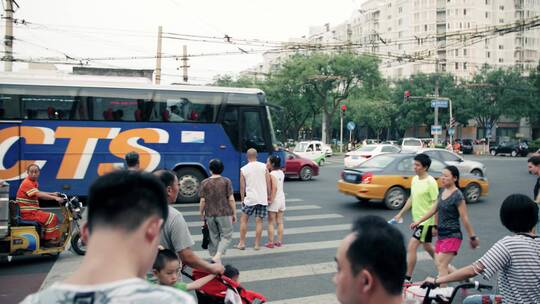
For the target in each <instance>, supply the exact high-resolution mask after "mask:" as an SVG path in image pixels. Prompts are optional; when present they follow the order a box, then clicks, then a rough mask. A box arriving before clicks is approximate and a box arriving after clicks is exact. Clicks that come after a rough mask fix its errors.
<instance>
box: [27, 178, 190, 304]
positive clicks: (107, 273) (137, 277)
mask: <svg viewBox="0 0 540 304" xmlns="http://www.w3.org/2000/svg"><path fill="white" fill-rule="evenodd" d="M167 215H168V209H167V198H166V195H165V191H164V190H163V186H162V184H161V183H160V182H159V180H158V179H157V178H155V177H153V176H152V175H150V174H147V173H139V172H131V171H115V172H112V173H109V174H106V175H104V176H101V177H99V178H98V179H97V180H96V181H95V182H94V183H93V184H92V186H91V187H90V190H89V195H88V223H87V224H86V225H87V226H88V231H89V242H88V248H87V252H86V255H85V256H84V258H83V261H82V264H81V265H80V267H79V268H78V269H77V270H76V271H75V272H74V273H73V274H72V275H70V276H69V277H68V278H67V279H66V280H65V281H64V282H61V283H55V284H53V285H52V286H51V287H50V288H48V289H46V290H43V291H41V292H39V293H36V294H34V295H31V296H29V297H27V298H26V299H25V300H24V301H23V303H27V304H30V303H44V304H48V303H74V304H76V303H141V304H142V303H188V304H194V303H195V302H194V300H193V299H192V298H191V296H189V295H188V294H186V293H184V292H181V291H177V290H174V289H172V288H165V287H160V286H154V285H151V284H150V283H148V282H146V281H145V280H143V279H142V278H143V277H144V275H145V274H146V272H147V271H148V270H149V269H150V268H151V267H152V263H153V262H154V259H155V256H156V254H157V251H158V245H159V234H160V231H161V226H162V224H163V222H164V220H165V219H166V218H167Z"/></svg>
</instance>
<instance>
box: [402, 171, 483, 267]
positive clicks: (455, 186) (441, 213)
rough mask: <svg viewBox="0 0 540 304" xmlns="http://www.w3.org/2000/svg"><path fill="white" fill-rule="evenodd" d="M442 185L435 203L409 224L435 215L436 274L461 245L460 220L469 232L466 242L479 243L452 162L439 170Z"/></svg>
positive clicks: (415, 224) (445, 265)
mask: <svg viewBox="0 0 540 304" xmlns="http://www.w3.org/2000/svg"><path fill="white" fill-rule="evenodd" d="M440 180H441V186H442V189H441V191H440V193H439V197H438V199H437V203H436V204H434V205H433V208H432V209H431V210H430V211H429V212H428V213H426V214H425V215H424V216H423V217H422V218H421V219H420V220H418V221H417V222H415V223H412V224H411V229H414V228H416V226H418V225H420V224H421V223H422V222H424V221H425V220H427V219H429V218H431V217H432V216H435V217H436V218H435V223H438V225H436V226H435V229H437V230H436V231H437V234H438V239H437V243H435V254H436V255H435V264H436V266H437V270H438V271H439V276H444V275H447V274H448V273H449V272H450V270H449V265H450V262H451V261H452V259H454V257H455V256H456V255H457V253H458V251H459V248H460V247H461V241H462V239H463V234H462V233H461V226H460V222H459V220H460V219H461V221H462V222H463V226H465V229H466V230H467V233H468V235H469V242H470V245H471V247H472V248H473V249H475V248H477V247H478V246H479V245H480V240H479V239H478V237H477V236H476V235H475V234H474V230H473V228H472V225H471V223H470V222H469V216H468V214H467V204H466V203H465V198H464V197H463V193H461V190H459V170H458V169H457V168H456V167H455V166H448V167H446V168H445V169H444V170H443V171H442V175H441V178H440Z"/></svg>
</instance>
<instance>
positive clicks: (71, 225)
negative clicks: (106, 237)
mask: <svg viewBox="0 0 540 304" xmlns="http://www.w3.org/2000/svg"><path fill="white" fill-rule="evenodd" d="M60 196H61V197H62V198H63V202H62V203H60V209H61V212H62V219H63V220H62V222H61V223H60V224H59V229H60V232H61V235H60V242H59V243H58V245H56V246H53V247H45V246H43V239H42V235H43V232H44V229H43V227H42V225H40V224H39V223H38V222H35V221H27V220H23V219H22V218H21V215H20V208H19V205H18V204H17V203H16V202H15V201H10V200H9V184H7V183H4V184H1V185H0V260H3V259H7V260H8V261H11V259H12V258H13V257H14V256H40V255H59V254H60V253H61V252H63V251H64V250H65V249H66V247H67V246H68V244H70V245H71V247H72V249H73V250H74V251H75V252H76V253H77V254H80V255H83V254H84V253H85V251H86V246H85V245H84V243H83V242H82V240H81V237H80V235H81V234H80V221H81V219H82V209H83V206H82V203H81V202H80V201H79V199H78V198H77V197H76V196H74V197H71V198H68V196H67V195H66V194H60Z"/></svg>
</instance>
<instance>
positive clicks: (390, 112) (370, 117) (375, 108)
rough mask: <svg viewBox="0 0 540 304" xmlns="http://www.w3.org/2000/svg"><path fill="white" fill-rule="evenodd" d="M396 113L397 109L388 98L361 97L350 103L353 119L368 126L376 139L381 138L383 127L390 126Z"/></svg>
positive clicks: (387, 127)
mask: <svg viewBox="0 0 540 304" xmlns="http://www.w3.org/2000/svg"><path fill="white" fill-rule="evenodd" d="M396 114H397V109H396V107H395V106H394V104H393V103H392V102H391V101H390V100H385V99H361V100H354V102H353V103H352V115H353V117H354V121H356V122H357V123H359V125H364V126H367V127H368V128H370V129H371V130H372V131H373V133H375V136H376V137H377V139H380V138H381V136H382V135H383V134H382V132H383V131H384V130H385V129H389V128H390V127H391V126H392V120H393V119H394V117H395V116H396Z"/></svg>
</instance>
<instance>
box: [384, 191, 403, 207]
mask: <svg viewBox="0 0 540 304" xmlns="http://www.w3.org/2000/svg"><path fill="white" fill-rule="evenodd" d="M406 202H407V192H405V189H403V188H401V187H398V186H395V187H392V188H390V189H389V190H388V191H386V195H385V196H384V204H385V205H386V208H388V209H391V210H398V209H401V208H403V206H404V205H405V203H406Z"/></svg>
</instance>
